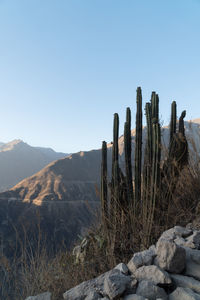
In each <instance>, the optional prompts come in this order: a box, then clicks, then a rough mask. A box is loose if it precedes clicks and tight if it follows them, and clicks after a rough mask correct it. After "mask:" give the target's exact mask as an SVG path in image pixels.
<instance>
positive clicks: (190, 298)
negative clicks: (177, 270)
mask: <svg viewBox="0 0 200 300" xmlns="http://www.w3.org/2000/svg"><path fill="white" fill-rule="evenodd" d="M169 300H200V295H198V294H196V293H194V292H193V291H192V290H191V289H189V288H182V287H178V288H177V289H176V290H175V291H174V292H173V293H172V294H170V295H169Z"/></svg>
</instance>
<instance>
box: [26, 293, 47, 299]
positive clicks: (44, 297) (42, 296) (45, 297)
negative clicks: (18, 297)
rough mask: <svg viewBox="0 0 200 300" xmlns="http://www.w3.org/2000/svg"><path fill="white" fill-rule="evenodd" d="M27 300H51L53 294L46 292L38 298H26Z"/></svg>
mask: <svg viewBox="0 0 200 300" xmlns="http://www.w3.org/2000/svg"><path fill="white" fill-rule="evenodd" d="M26 300H51V293H49V292H46V293H42V294H39V295H37V296H30V297H28V298H26Z"/></svg>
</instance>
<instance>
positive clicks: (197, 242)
mask: <svg viewBox="0 0 200 300" xmlns="http://www.w3.org/2000/svg"><path fill="white" fill-rule="evenodd" d="M185 246H186V247H190V248H195V249H199V248H200V231H194V233H193V234H192V235H190V236H189V237H188V238H187V239H186V244H185Z"/></svg>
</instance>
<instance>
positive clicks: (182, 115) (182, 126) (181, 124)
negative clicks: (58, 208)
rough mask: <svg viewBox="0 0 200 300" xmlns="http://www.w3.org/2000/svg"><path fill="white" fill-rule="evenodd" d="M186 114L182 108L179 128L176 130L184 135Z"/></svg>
mask: <svg viewBox="0 0 200 300" xmlns="http://www.w3.org/2000/svg"><path fill="white" fill-rule="evenodd" d="M185 116H186V111H185V110H184V111H183V112H182V114H181V116H180V118H179V129H178V131H179V132H180V133H181V134H182V135H183V136H185V127H184V118H185Z"/></svg>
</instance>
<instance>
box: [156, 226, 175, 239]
mask: <svg viewBox="0 0 200 300" xmlns="http://www.w3.org/2000/svg"><path fill="white" fill-rule="evenodd" d="M175 238H176V235H175V232H174V228H170V229H168V230H166V231H164V232H163V233H162V234H161V236H160V238H159V240H158V241H160V240H162V239H164V240H169V241H173V240H174V239H175Z"/></svg>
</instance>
